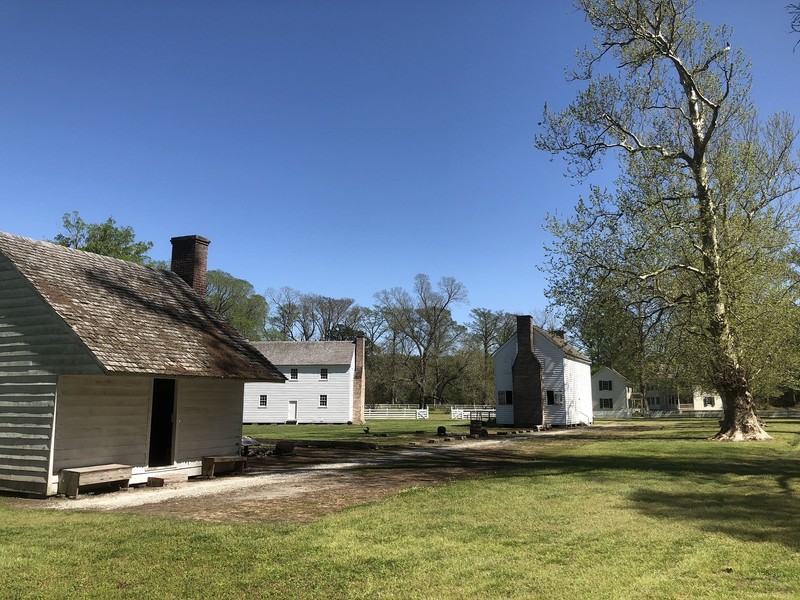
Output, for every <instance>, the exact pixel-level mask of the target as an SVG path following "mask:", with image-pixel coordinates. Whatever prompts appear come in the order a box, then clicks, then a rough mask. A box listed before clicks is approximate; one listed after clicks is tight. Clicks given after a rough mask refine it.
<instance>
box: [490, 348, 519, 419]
mask: <svg viewBox="0 0 800 600" xmlns="http://www.w3.org/2000/svg"><path fill="white" fill-rule="evenodd" d="M516 355H517V338H516V337H512V338H511V339H509V340H507V341H506V343H505V344H503V345H502V346H500V348H498V349H497V351H496V352H495V354H494V384H495V390H496V391H497V392H499V391H511V390H513V389H514V378H513V376H512V368H513V366H514V357H515V356H516ZM495 403H497V394H495ZM496 408H497V412H496V417H495V421H496V423H497V424H498V425H513V424H514V407H513V405H509V404H497V406H496Z"/></svg>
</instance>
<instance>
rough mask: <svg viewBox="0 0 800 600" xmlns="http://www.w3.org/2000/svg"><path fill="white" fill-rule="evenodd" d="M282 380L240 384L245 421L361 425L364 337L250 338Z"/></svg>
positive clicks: (362, 418)
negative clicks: (277, 340)
mask: <svg viewBox="0 0 800 600" xmlns="http://www.w3.org/2000/svg"><path fill="white" fill-rule="evenodd" d="M253 345H254V346H255V347H256V348H258V350H260V351H261V353H262V354H264V356H266V357H267V359H268V360H269V361H270V362H271V363H272V364H273V365H275V367H276V368H278V369H279V370H280V371H281V372H282V373H283V375H284V377H286V383H285V384H284V383H270V382H258V383H247V384H245V386H244V422H245V423H363V422H364V338H363V337H360V336H359V337H357V338H356V339H355V341H352V342H347V341H322V342H255V343H254V344H253Z"/></svg>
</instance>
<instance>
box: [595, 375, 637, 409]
mask: <svg viewBox="0 0 800 600" xmlns="http://www.w3.org/2000/svg"><path fill="white" fill-rule="evenodd" d="M632 393H633V386H632V384H631V382H630V381H628V379H627V378H626V377H625V376H624V375H622V374H621V373H619V372H618V371H615V370H614V369H612V368H611V367H603V368H601V369H600V370H599V371H597V373H595V374H594V375H592V408H593V409H594V410H595V411H599V410H621V409H624V408H633V407H632V406H631V394H632Z"/></svg>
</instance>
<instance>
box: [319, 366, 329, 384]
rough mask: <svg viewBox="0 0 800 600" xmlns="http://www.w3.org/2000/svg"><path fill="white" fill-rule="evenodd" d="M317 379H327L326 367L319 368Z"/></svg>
mask: <svg viewBox="0 0 800 600" xmlns="http://www.w3.org/2000/svg"><path fill="white" fill-rule="evenodd" d="M319 380H320V381H328V369H327V368H325V367H322V368H321V369H320V370H319Z"/></svg>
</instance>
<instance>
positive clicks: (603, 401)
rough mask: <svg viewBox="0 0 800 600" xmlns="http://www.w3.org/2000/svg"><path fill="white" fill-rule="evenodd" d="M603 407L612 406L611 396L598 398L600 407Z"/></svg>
mask: <svg viewBox="0 0 800 600" xmlns="http://www.w3.org/2000/svg"><path fill="white" fill-rule="evenodd" d="M604 408H614V399H613V398H600V409H601V410H602V409H604Z"/></svg>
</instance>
